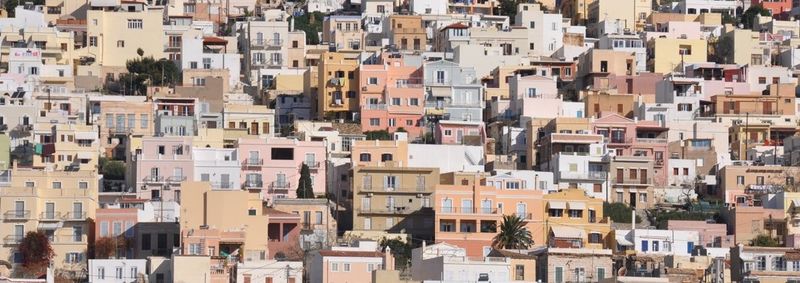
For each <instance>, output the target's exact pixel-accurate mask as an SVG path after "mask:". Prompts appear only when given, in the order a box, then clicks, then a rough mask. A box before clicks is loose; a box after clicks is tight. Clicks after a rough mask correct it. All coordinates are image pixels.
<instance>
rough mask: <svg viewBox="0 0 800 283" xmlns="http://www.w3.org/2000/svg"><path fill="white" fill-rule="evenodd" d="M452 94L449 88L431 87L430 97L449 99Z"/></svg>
mask: <svg viewBox="0 0 800 283" xmlns="http://www.w3.org/2000/svg"><path fill="white" fill-rule="evenodd" d="M452 93H453V92H452V91H450V88H449V87H431V95H432V96H438V97H450V96H451V94H452Z"/></svg>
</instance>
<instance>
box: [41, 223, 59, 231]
mask: <svg viewBox="0 0 800 283" xmlns="http://www.w3.org/2000/svg"><path fill="white" fill-rule="evenodd" d="M61 225H62V223H61V222H40V223H39V230H56V229H58V228H61Z"/></svg>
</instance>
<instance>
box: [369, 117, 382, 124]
mask: <svg viewBox="0 0 800 283" xmlns="http://www.w3.org/2000/svg"><path fill="white" fill-rule="evenodd" d="M369 125H370V126H380V125H381V119H380V118H369Z"/></svg>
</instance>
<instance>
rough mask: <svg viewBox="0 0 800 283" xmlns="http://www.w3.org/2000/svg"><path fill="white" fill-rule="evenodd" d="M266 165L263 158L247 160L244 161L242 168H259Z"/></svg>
mask: <svg viewBox="0 0 800 283" xmlns="http://www.w3.org/2000/svg"><path fill="white" fill-rule="evenodd" d="M262 165H264V159H261V158H247V159H245V160H244V161H242V167H244V168H257V167H261V166H262Z"/></svg>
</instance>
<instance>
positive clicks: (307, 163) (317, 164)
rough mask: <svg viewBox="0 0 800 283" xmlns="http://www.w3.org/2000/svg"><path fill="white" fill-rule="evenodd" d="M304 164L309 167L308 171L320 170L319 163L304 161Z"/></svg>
mask: <svg viewBox="0 0 800 283" xmlns="http://www.w3.org/2000/svg"><path fill="white" fill-rule="evenodd" d="M303 164H305V165H306V166H308V169H319V161H303Z"/></svg>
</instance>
